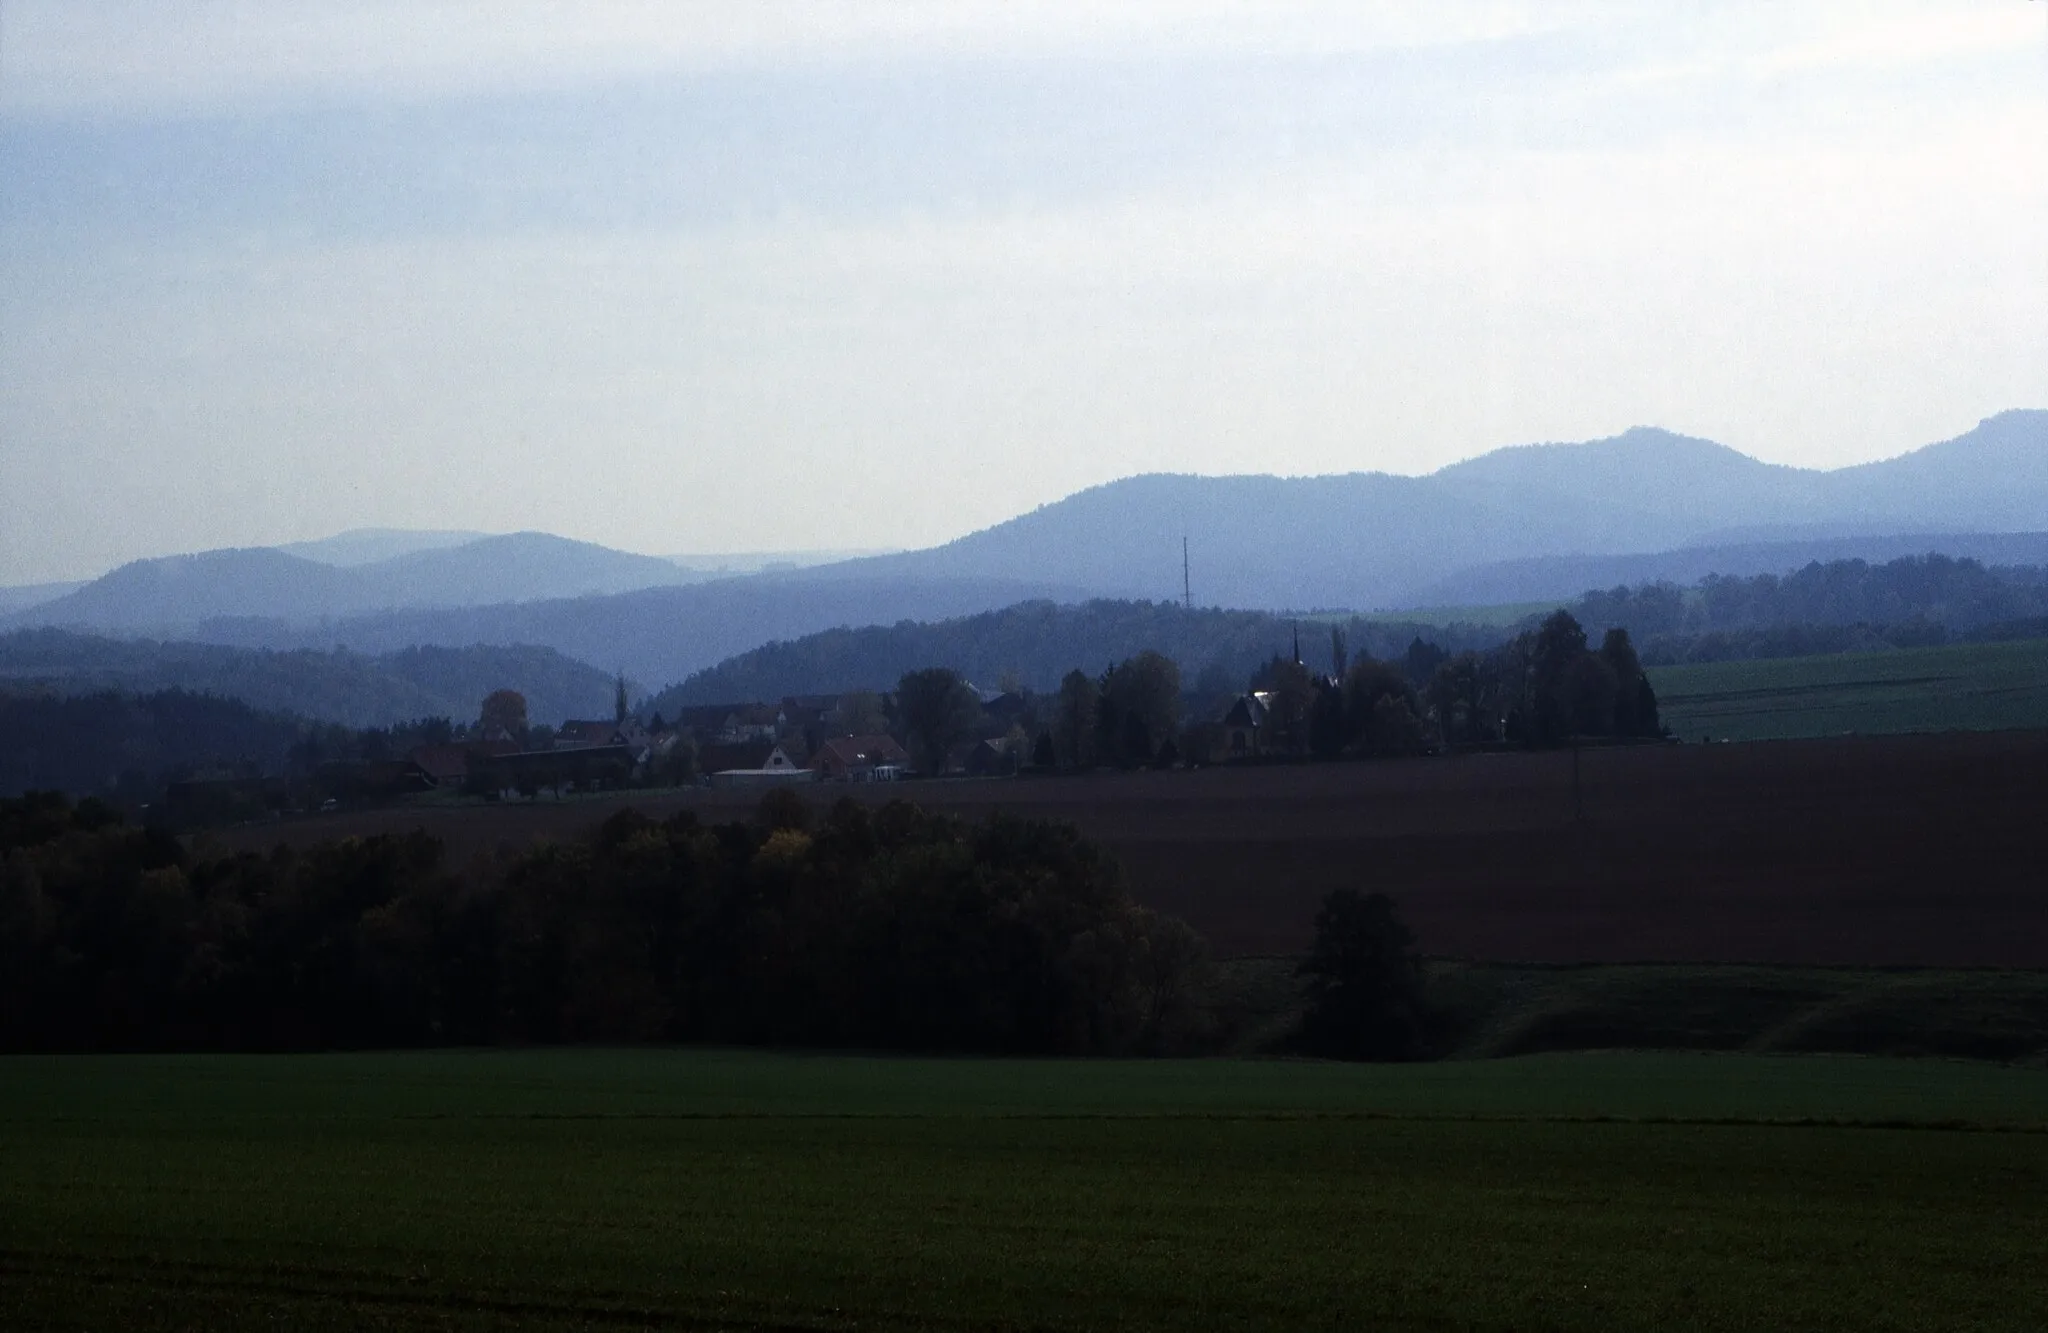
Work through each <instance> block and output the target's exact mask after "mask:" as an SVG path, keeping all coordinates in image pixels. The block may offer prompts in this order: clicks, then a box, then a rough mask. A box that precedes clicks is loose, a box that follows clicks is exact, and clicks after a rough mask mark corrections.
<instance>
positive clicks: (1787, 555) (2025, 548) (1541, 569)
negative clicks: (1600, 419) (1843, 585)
mask: <svg viewBox="0 0 2048 1333" xmlns="http://www.w3.org/2000/svg"><path fill="white" fill-rule="evenodd" d="M1930 552H1940V553H1941V554H1943V555H1948V556H1954V557H1956V558H1957V559H1969V560H1976V561H1978V562H1980V563H1982V564H1985V565H1992V566H1997V565H2048V532H2010V533H1975V532H1946V533H1918V534H1910V533H1909V534H1900V535H1866V536H1838V537H1827V538H1810V539H1804V540H1794V541H1759V542H1748V543H1741V544H1735V545H1725V546H1720V545H1717V546H1687V547H1681V548H1679V549H1678V550H1675V551H1648V552H1637V553H1634V554H1630V555H1547V556H1531V557H1528V558H1526V559H1522V560H1502V561H1499V562H1497V563H1494V564H1488V565H1477V566H1474V567H1473V568H1471V569H1465V570H1460V571H1459V572H1458V573H1456V574H1453V575H1451V576H1450V577H1449V578H1446V579H1442V580H1440V581H1438V582H1436V583H1431V584H1428V585H1425V586H1424V587H1423V588H1421V589H1419V590H1418V591H1417V592H1416V593H1415V594H1414V597H1415V600H1416V604H1417V605H1423V606H1488V605H1494V604H1497V603H1506V602H1537V601H1561V600H1565V599H1568V598H1571V597H1575V596H1577V595H1578V594H1579V593H1581V592H1584V591H1585V590H1586V589H1588V588H1614V587H1620V586H1625V585H1627V586H1633V585H1636V584H1643V583H1678V584H1693V583H1697V582H1699V581H1700V580H1701V579H1703V578H1705V577H1707V575H1709V574H1719V575H1723V576H1735V577H1748V576H1751V575H1755V574H1782V573H1784V572H1785V571H1787V570H1793V569H1800V568H1802V567H1804V566H1806V565H1809V564H1812V563H1814V562H1816V561H1818V562H1820V563H1822V564H1826V563H1828V562H1830V561H1836V560H1866V561H1873V562H1876V561H1887V560H1897V559H1899V558H1901V557H1904V556H1915V555H1926V554H1928V553H1930Z"/></svg>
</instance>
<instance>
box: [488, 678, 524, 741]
mask: <svg viewBox="0 0 2048 1333" xmlns="http://www.w3.org/2000/svg"><path fill="white" fill-rule="evenodd" d="M477 730H478V732H480V733H481V734H482V737H483V739H484V740H487V741H495V740H507V741H517V742H520V743H522V744H523V743H524V742H525V739H526V696H525V695H523V694H521V693H520V692H519V691H517V690H492V691H491V692H490V693H489V694H487V695H485V696H484V704H483V709H482V711H481V712H480V714H479V715H478V717H477Z"/></svg>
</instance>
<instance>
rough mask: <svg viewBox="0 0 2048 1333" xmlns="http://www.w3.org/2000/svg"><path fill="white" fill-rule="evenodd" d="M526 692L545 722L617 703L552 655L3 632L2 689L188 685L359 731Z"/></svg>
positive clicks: (594, 713) (82, 691)
mask: <svg viewBox="0 0 2048 1333" xmlns="http://www.w3.org/2000/svg"><path fill="white" fill-rule="evenodd" d="M500 687H508V688H511V689H516V690H518V691H520V692H521V693H522V694H524V695H525V696H526V699H527V711H528V714H529V716H530V717H531V718H532V719H533V720H534V721H535V722H546V723H549V724H553V723H557V722H559V721H561V720H562V719H563V718H565V717H602V716H605V715H607V713H608V712H609V710H610V708H611V704H612V691H613V681H612V678H611V677H609V676H607V675H606V674H605V673H604V672H602V671H599V670H597V669H596V668H595V667H591V666H588V665H585V664H584V663H581V662H575V661H571V660H570V659H568V658H566V657H563V656H562V655H561V654H560V653H557V652H554V651H552V650H550V649H546V648H535V647H526V646H514V647H502V648H500V647H482V646H472V647H466V648H439V647H425V648H420V647H409V648H406V649H403V650H401V651H398V652H393V653H389V654H385V655H381V656H374V657H372V656H364V655H361V654H358V653H354V652H349V651H347V650H344V649H336V650H330V651H321V650H317V649H298V650H295V651H289V652H273V651H263V650H251V649H246V648H230V647H223V646H220V645H216V644H204V643H178V642H169V643H164V642H157V641H153V640H116V639H106V638H100V637H97V636H93V635H86V634H77V633H73V632H70V631H66V630H55V629H36V630H19V631H16V632H14V633H12V634H4V635H0V691H11V692H15V693H23V692H33V693H52V694H60V695H65V696H75V695H86V694H94V693H98V692H101V691H106V690H117V691H120V692H121V693H123V694H126V695H140V694H146V693H151V692H155V691H163V690H183V691H186V692H189V693H194V694H209V695H214V696H218V697H220V698H224V699H235V700H239V701H241V702H243V703H245V704H247V705H249V706H250V707H251V708H254V709H257V710H260V711H263V712H266V713H289V714H293V715H295V716H299V717H304V718H309V719H312V720H314V721H319V722H333V723H339V724H342V725H345V726H351V727H370V726H389V725H392V724H394V723H398V722H404V721H409V720H411V719H414V718H421V717H450V718H454V719H457V720H467V719H470V718H473V717H475V716H476V712H477V707H478V704H479V703H480V702H481V701H482V699H483V697H484V695H486V694H488V693H489V692H490V691H492V690H494V689H498V688H500Z"/></svg>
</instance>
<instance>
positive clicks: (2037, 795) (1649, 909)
mask: <svg viewBox="0 0 2048 1333" xmlns="http://www.w3.org/2000/svg"><path fill="white" fill-rule="evenodd" d="M1572 765H1573V757H1572V755H1571V754H1569V753H1556V752H1553V753H1545V754H1502V755H1473V756H1463V757H1457V758H1445V759H1426V760H1407V761H1392V762H1378V763H1339V764H1313V765H1299V766H1286V767H1265V768H1250V769H1221V768H1219V769H1206V770H1202V771H1199V772H1191V773H1117V774H1112V773H1104V774H1098V775H1091V776H1085V777H1072V778H1049V779H1016V780H991V781H959V782H922V783H908V784H903V785H901V786H880V787H837V786H819V787H815V788H804V789H800V790H803V791H804V794H805V795H806V796H808V797H810V798H812V799H814V800H816V801H818V802H820V803H821V804H822V803H828V802H830V801H833V800H836V799H838V798H839V797H840V796H843V795H849V794H850V795H854V796H856V797H858V798H860V799H863V800H871V801H880V800H887V799H890V798H892V797H903V798H906V799H909V800H914V801H916V802H918V803H919V804H921V805H924V806H925V807H927V808H930V809H939V810H947V811H951V812H955V813H959V814H962V815H967V816H970V817H975V816H978V815H980V814H981V813H983V812H985V811H987V810H990V809H995V808H1001V809H1005V810H1008V811H1011V812H1014V813H1017V814H1020V815H1038V816H1050V817H1054V818H1059V819H1066V820H1071V821H1072V822H1074V823H1075V824H1078V825H1079V826H1080V827H1081V828H1082V829H1083V830H1084V831H1085V832H1087V833H1088V834H1089V835H1090V836H1092V837H1094V838H1096V839H1098V840H1100V841H1101V842H1102V843H1104V844H1105V845H1107V846H1108V847H1110V848H1111V849H1113V850H1114V851H1115V852H1116V853H1117V855H1118V856H1119V857H1120V858H1121V859H1122V861H1123V862H1124V865H1125V866H1126V868H1127V869H1128V871H1129V874H1130V879H1131V882H1132V886H1133V888H1134V890H1135V891H1136V894H1137V896H1138V897H1139V899H1140V900H1142V901H1143V902H1145V903H1147V904H1148V905H1151V906H1154V907H1157V908H1161V909H1163V910H1166V911H1170V912H1174V913H1177V914H1179V915H1181V916H1183V917H1185V918H1187V920H1188V921H1189V922H1191V923H1192V924H1193V925H1194V926H1195V927H1196V928H1197V929H1198V930H1200V931H1201V932H1202V933H1203V934H1204V935H1206V936H1208V938H1209V940H1210V941H1211V943H1212V944H1213V946H1214V947H1215V949H1216V951H1217V952H1218V953H1219V954H1223V955H1226V956H1228V955H1242V954H1265V953H1286V952H1294V951H1298V950H1300V949H1301V948H1302V947H1304V945H1305V944H1306V942H1307V939H1308V936H1309V931H1310V923H1311V921H1312V919H1313V917H1314V913H1315V907H1316V904H1317V902H1318V900H1319V899H1320V897H1321V896H1322V895H1323V894H1324V893H1325V892H1327V891H1328V890H1330V889H1332V888H1335V887H1337V886H1339V885H1346V884H1350V885H1356V886H1359V887H1361V888H1367V889H1378V890H1382V891H1384V892H1386V893H1389V894H1391V895H1393V896H1394V897H1395V898H1396V899H1397V900H1398V902H1399V903H1400V905H1401V910H1402V912H1403V914H1404V915H1405V916H1406V917H1407V919H1408V920H1409V922H1410V923H1411V924H1412V925H1413V926H1414V928H1415V930H1416V933H1417V935H1418V936H1419V937H1420V939H1421V943H1422V947H1423V948H1424V950H1425V951H1427V952H1429V953H1431V954H1435V955H1439V956H1444V957H1457V958H1472V959H1487V960H1502V961H1506V960H1524V961H1544V962H1632V961H1672V962H1772V963H1808V964H1837V963H1839V964H1878V965H1893V964H1896V965H1908V966H1913V965H1918V966H1934V965H1939V966H1996V967H2048V732H2005V733H1992V734H1949V735H1939V736H1893V737H1845V738H1840V739H1831V740H1817V741H1785V742H1768V743H1758V744H1751V745H1715V746H1698V745H1685V746H1658V747H1649V748H1638V749H1622V750H1588V751H1586V752H1584V754H1583V755H1582V756H1581V757H1580V765H1581V770H1580V792H1581V797H1580V801H1579V803H1578V809H1579V814H1578V817H1577V818H1576V819H1575V818H1574V801H1573V790H1572V788H1573V784H1572ZM758 799H759V795H758V793H742V792H711V791H688V792H656V793H635V794H632V795H630V796H622V797H620V798H618V799H616V800H604V801H599V800H583V801H571V802H567V803H563V804H559V805H554V804H548V803H538V804H533V805H522V804H514V805H504V806H466V807H448V808H442V809H432V810H428V809H413V810H402V809H394V810H384V811H361V812H344V813H341V814H335V815H329V816H324V817H321V818H316V819H306V820H301V821H296V822H291V823H286V824H279V825H271V826H264V827H250V828H244V829H239V830H236V831H234V832H233V833H232V834H230V835H228V836H229V838H230V841H231V842H233V843H235V844H237V845H241V846H261V845H264V844H266V843H268V842H272V841H276V840H279V839H285V840H289V841H293V842H303V841H309V840H312V839H316V838H322V837H333V836H339V835H343V834H350V833H368V832H377V831H384V830H391V829H402V828H410V827H415V826H425V827H427V828H429V829H431V830H432V831H433V832H435V833H437V834H439V835H440V836H441V837H442V838H444V839H445V840H446V841H447V842H448V843H449V846H450V850H451V853H452V854H453V856H454V857H455V859H456V861H457V863H458V864H459V863H460V861H461V860H462V859H465V858H466V857H467V856H468V855H469V854H471V853H473V852H475V851H478V850H482V849H488V848H491V847H495V846H500V845H506V844H511V845H518V844H523V843H525V842H528V841H530V840H532V839H534V838H537V837H560V836H564V835H567V834H570V833H573V832H574V831H576V830H577V829H579V828H582V827H586V826H588V825H590V824H592V823H594V822H596V821H597V820H599V819H601V818H603V817H604V816H605V815H606V814H608V813H609V812H610V811H611V810H612V809H615V808H617V807H619V806H623V805H635V806H638V807H639V808H641V809H643V810H645V811H646V812H648V813H649V814H652V815H656V816H662V815H665V814H667V813H669V812H672V811H674V810H677V809H681V808H685V807H687V808H692V809H696V810H698V811H699V812H700V813H702V814H704V815H705V816H707V817H710V818H716V819H723V818H731V817H734V816H736V815H738V814H742V813H744V812H745V811H747V810H749V809H751V808H752V806H753V804H754V803H755V802H756V801H757V800H758Z"/></svg>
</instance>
